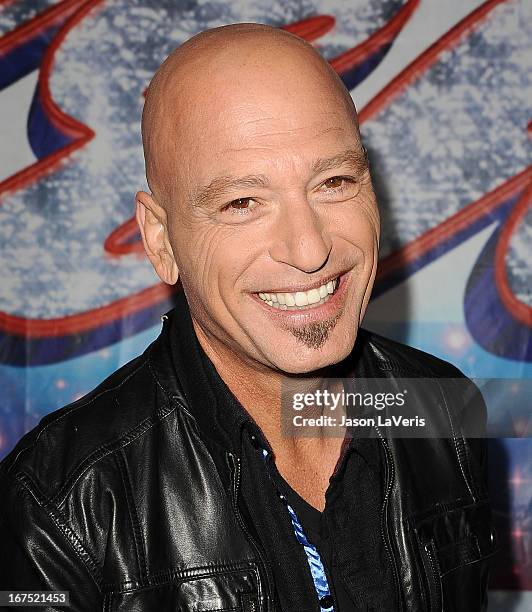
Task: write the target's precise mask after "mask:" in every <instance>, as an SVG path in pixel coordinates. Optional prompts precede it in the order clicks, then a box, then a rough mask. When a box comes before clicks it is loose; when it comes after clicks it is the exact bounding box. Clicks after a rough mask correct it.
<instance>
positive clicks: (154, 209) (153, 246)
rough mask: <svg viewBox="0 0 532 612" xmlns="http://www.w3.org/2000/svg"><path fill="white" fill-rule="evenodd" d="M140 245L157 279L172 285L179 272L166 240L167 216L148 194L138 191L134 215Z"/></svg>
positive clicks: (168, 242)
mask: <svg viewBox="0 0 532 612" xmlns="http://www.w3.org/2000/svg"><path fill="white" fill-rule="evenodd" d="M135 217H136V219H137V224H138V226H139V230H140V235H141V237H142V244H143V245H144V250H145V251H146V255H147V256H148V259H149V260H150V262H151V264H152V266H153V267H154V269H155V272H157V275H158V276H159V278H160V279H161V280H162V281H163V282H164V283H167V284H168V285H174V284H175V283H176V282H177V279H178V276H179V270H178V268H177V263H176V261H175V258H174V254H173V251H172V247H171V245H170V241H169V239H168V229H167V215H166V211H165V209H164V208H163V207H162V206H161V205H160V204H158V203H157V202H156V200H155V199H154V198H153V196H151V195H150V194H148V193H146V192H145V191H139V192H138V193H137V195H136V214H135Z"/></svg>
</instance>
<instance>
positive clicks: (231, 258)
mask: <svg viewBox="0 0 532 612" xmlns="http://www.w3.org/2000/svg"><path fill="white" fill-rule="evenodd" d="M187 230H188V231H184V232H177V234H182V236H176V241H177V243H178V245H179V246H178V251H179V254H180V257H179V259H180V261H181V265H182V279H183V280H184V281H185V282H187V281H188V283H189V286H190V284H192V285H193V286H194V287H196V290H197V292H198V293H199V294H201V295H202V296H203V298H204V299H205V301H208V302H211V303H214V302H216V301H217V300H218V299H219V298H220V297H221V298H222V299H223V300H227V299H229V297H230V295H231V294H232V289H233V288H234V287H235V285H236V284H237V283H238V281H239V279H240V278H241V277H242V276H243V275H245V272H246V270H247V269H248V268H249V266H250V265H251V262H252V261H253V260H254V259H255V258H256V253H257V252H258V249H260V247H259V245H258V242H257V239H256V237H253V236H252V235H249V232H246V231H243V228H241V227H240V228H238V227H231V226H228V225H216V226H215V225H213V223H212V222H203V223H202V222H198V223H196V224H194V225H189V226H188V228H187Z"/></svg>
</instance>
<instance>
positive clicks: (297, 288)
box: [255, 272, 345, 294]
mask: <svg viewBox="0 0 532 612" xmlns="http://www.w3.org/2000/svg"><path fill="white" fill-rule="evenodd" d="M344 274H345V272H337V273H336V274H329V276H324V277H323V278H320V279H319V280H317V281H315V282H314V283H312V284H310V285H290V286H288V285H285V286H284V287H283V288H281V289H261V290H260V291H257V292H255V293H256V294H258V293H297V292H298V291H310V290H311V289H317V288H318V287H321V286H322V285H326V284H327V283H328V282H329V281H332V280H335V279H336V278H339V277H340V278H341V277H342V276H343V275H344Z"/></svg>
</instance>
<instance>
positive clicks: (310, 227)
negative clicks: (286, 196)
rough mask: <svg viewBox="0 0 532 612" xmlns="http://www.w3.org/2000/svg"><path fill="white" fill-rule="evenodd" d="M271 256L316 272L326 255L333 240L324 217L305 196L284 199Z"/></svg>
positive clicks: (296, 266) (325, 260) (281, 261)
mask: <svg viewBox="0 0 532 612" xmlns="http://www.w3.org/2000/svg"><path fill="white" fill-rule="evenodd" d="M280 211H281V212H280V214H279V217H278V219H277V223H276V225H275V230H274V232H275V233H274V236H273V238H272V244H271V246H270V249H269V252H270V257H271V258H272V259H274V260H275V261H278V262H280V263H285V264H288V265H289V266H292V267H293V268H297V269H298V270H301V271H303V272H307V273H309V274H310V273H312V272H317V271H318V270H320V269H321V268H323V267H324V266H325V264H326V263H327V260H328V258H329V253H330V251H331V247H332V241H331V239H330V237H329V235H328V233H327V231H326V228H325V226H324V223H323V220H322V219H320V217H319V215H318V213H317V212H316V211H315V210H314V209H313V208H312V206H311V205H310V204H309V203H308V201H307V199H306V198H304V197H299V198H290V200H288V201H286V202H283V205H282V206H281V208H280Z"/></svg>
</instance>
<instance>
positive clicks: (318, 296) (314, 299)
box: [259, 278, 338, 310]
mask: <svg viewBox="0 0 532 612" xmlns="http://www.w3.org/2000/svg"><path fill="white" fill-rule="evenodd" d="M337 285H338V279H337V278H336V279H335V280H332V281H329V282H328V283H325V284H324V285H321V286H320V287H318V288H316V289H310V290H309V291H296V292H295V293H262V292H261V293H259V297H260V299H261V300H264V301H265V302H266V303H267V304H268V305H269V306H273V307H274V308H279V309H281V310H288V309H294V308H301V307H306V306H311V305H312V304H322V303H323V302H326V301H327V300H328V299H329V296H330V294H332V293H334V290H335V289H336V286H337Z"/></svg>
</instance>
